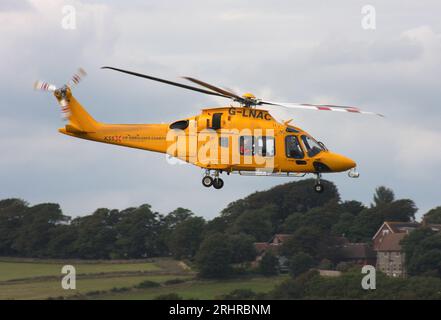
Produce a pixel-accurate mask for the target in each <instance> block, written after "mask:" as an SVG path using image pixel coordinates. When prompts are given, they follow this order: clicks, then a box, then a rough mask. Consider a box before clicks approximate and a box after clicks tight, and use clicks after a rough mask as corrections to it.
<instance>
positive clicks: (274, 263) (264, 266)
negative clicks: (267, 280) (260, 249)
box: [258, 252, 279, 276]
mask: <svg viewBox="0 0 441 320" xmlns="http://www.w3.org/2000/svg"><path fill="white" fill-rule="evenodd" d="M258 271H259V273H261V274H263V275H264V276H274V275H276V274H278V273H279V260H278V259H277V257H276V256H275V255H274V254H272V253H271V252H267V253H265V255H264V256H263V257H262V260H260V262H259V268H258Z"/></svg>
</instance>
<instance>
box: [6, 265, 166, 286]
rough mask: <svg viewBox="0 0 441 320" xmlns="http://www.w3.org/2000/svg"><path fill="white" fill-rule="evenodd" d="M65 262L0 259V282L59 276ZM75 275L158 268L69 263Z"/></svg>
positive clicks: (153, 269)
mask: <svg viewBox="0 0 441 320" xmlns="http://www.w3.org/2000/svg"><path fill="white" fill-rule="evenodd" d="M65 264H67V263H31V262H4V261H0V282H1V281H8V280H14V279H23V278H34V277H43V276H60V275H61V268H62V266H63V265H65ZM71 264H72V265H74V266H75V269H76V272H77V275H80V274H96V273H108V272H137V271H138V272H146V271H155V270H160V268H159V267H158V266H157V265H155V264H154V263H146V262H144V263H80V264H76V263H71Z"/></svg>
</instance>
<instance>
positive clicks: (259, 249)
mask: <svg viewBox="0 0 441 320" xmlns="http://www.w3.org/2000/svg"><path fill="white" fill-rule="evenodd" d="M268 247H269V243H268V242H255V243H254V248H256V251H257V252H258V253H261V252H263V251H265V250H266V249H268Z"/></svg>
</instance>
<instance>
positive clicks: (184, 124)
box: [170, 120, 188, 130]
mask: <svg viewBox="0 0 441 320" xmlns="http://www.w3.org/2000/svg"><path fill="white" fill-rule="evenodd" d="M187 127H188V120H180V121H176V122H173V123H172V124H171V125H170V129H180V130H185V129H187Z"/></svg>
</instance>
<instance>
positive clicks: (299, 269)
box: [289, 252, 314, 277]
mask: <svg viewBox="0 0 441 320" xmlns="http://www.w3.org/2000/svg"><path fill="white" fill-rule="evenodd" d="M313 266H314V259H313V258H312V257H311V256H310V255H309V254H307V253H303V252H300V253H297V254H295V255H293V256H292V257H291V259H289V273H290V274H291V276H293V277H297V276H299V275H301V274H302V273H304V272H306V271H308V270H309V269H310V268H311V267H313Z"/></svg>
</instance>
